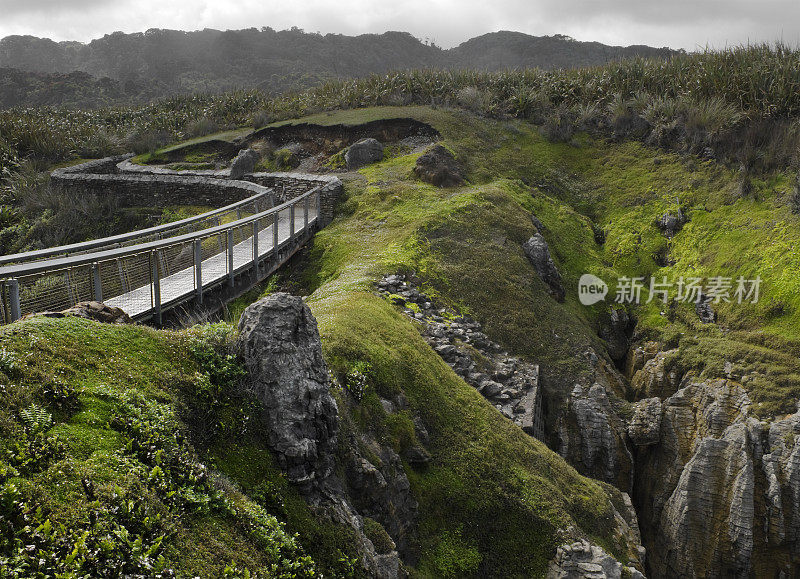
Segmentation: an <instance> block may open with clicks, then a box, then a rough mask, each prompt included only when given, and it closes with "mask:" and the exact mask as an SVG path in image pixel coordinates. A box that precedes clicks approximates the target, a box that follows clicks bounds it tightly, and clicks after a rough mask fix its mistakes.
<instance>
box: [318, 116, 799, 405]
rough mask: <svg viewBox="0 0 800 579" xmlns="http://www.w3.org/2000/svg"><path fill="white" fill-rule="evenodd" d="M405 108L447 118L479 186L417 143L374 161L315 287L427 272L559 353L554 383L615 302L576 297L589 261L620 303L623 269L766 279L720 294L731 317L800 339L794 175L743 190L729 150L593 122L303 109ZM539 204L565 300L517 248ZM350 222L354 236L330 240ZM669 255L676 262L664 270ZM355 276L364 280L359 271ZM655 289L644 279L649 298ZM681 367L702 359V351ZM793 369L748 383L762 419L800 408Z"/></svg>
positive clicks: (499, 321) (546, 350) (683, 316)
mask: <svg viewBox="0 0 800 579" xmlns="http://www.w3.org/2000/svg"><path fill="white" fill-rule="evenodd" d="M399 116H410V117H413V118H416V119H418V120H420V121H423V122H427V123H429V124H431V125H432V126H434V127H435V128H436V129H437V130H439V131H440V133H441V134H442V136H443V137H444V139H445V143H446V144H447V145H448V146H449V147H450V148H451V149H452V150H453V151H454V152H455V153H456V156H457V157H458V158H459V160H460V162H461V163H462V164H464V165H465V167H466V168H467V177H468V180H469V186H467V187H462V188H459V189H455V190H445V191H442V190H437V189H435V188H433V187H428V186H426V185H423V184H420V183H419V182H417V181H415V180H414V179H413V178H412V176H411V168H412V167H413V163H414V161H415V156H414V155H406V156H401V157H397V158H394V159H390V160H387V161H384V162H383V163H380V164H378V165H373V166H370V167H367V168H365V169H363V170H362V171H361V172H360V173H361V175H362V180H360V181H359V180H354V181H351V182H349V183H348V185H347V190H348V194H349V195H350V199H349V200H348V201H347V202H346V203H345V204H344V205H343V207H342V212H343V213H344V214H347V215H348V218H347V219H345V220H342V221H341V222H336V223H334V224H333V225H332V226H331V227H330V228H329V229H328V230H326V231H323V232H322V233H321V234H320V235H319V236H318V237H317V240H316V242H315V251H316V252H322V251H324V252H326V255H325V259H324V260H320V261H319V264H318V266H317V267H316V269H314V268H312V270H313V271H310V272H309V273H308V275H309V276H310V277H316V278H318V279H316V281H314V280H311V281H310V287H311V288H312V289H313V288H314V287H316V286H317V285H319V283H320V282H321V280H324V279H327V278H328V277H330V276H332V275H336V276H344V277H345V278H347V279H350V280H351V283H349V284H348V287H350V288H353V289H356V288H362V289H363V288H366V287H368V285H369V284H368V283H367V281H366V280H367V279H375V276H376V275H377V274H378V273H379V272H380V273H385V272H387V271H396V270H404V271H411V270H413V271H415V272H416V273H417V274H419V275H420V276H421V277H422V279H423V281H424V282H425V283H426V284H427V285H428V290H429V291H431V292H432V293H434V294H435V295H438V296H439V297H440V298H442V299H444V300H445V301H449V302H450V305H453V306H455V307H460V308H462V309H463V310H465V311H467V312H470V313H472V314H473V315H475V316H476V317H477V318H478V319H479V320H480V321H482V322H483V323H484V324H485V325H486V327H487V330H488V331H489V334H490V336H492V337H493V338H494V339H495V340H496V341H499V342H501V343H503V344H504V345H505V346H506V347H508V348H510V349H511V350H512V351H515V352H517V353H519V354H522V355H526V356H528V357H530V358H532V359H534V360H537V361H541V362H543V363H545V365H546V366H545V369H544V375H545V378H546V379H547V378H548V375H550V376H552V377H553V378H555V380H554V381H553V382H554V383H558V382H559V381H561V380H563V379H565V378H566V377H568V376H570V375H576V374H579V373H580V372H582V371H585V370H586V368H585V364H584V363H583V362H582V361H581V360H579V359H578V358H576V354H579V353H580V352H582V351H583V350H584V349H585V347H587V346H590V345H594V346H596V345H597V340H596V338H595V337H594V333H595V330H596V325H597V319H598V316H599V315H600V314H601V313H602V312H603V311H605V310H606V309H607V306H605V305H603V304H600V305H597V306H594V307H592V308H586V307H584V306H582V305H580V304H579V303H578V302H577V299H576V298H577V295H576V291H575V288H576V286H577V280H578V278H579V277H580V275H581V274H582V273H585V272H590V273H594V274H596V275H598V276H600V277H601V278H603V279H605V280H606V281H607V282H609V285H610V293H609V297H608V298H607V300H613V299H614V297H615V290H616V279H617V278H618V277H619V276H622V275H627V276H642V277H644V278H645V279H644V285H645V286H647V284H648V280H649V278H650V276H655V277H656V279H659V280H660V279H661V277H662V276H667V278H668V280H671V281H673V282H674V281H677V280H678V279H679V278H680V277H681V276H684V277H687V278H688V277H695V276H698V277H704V278H709V277H713V276H718V275H719V276H727V277H732V278H734V280H735V279H736V278H737V277H738V276H740V275H741V276H744V277H745V278H747V279H754V278H755V277H756V276H760V277H761V279H762V285H761V296H760V300H759V303H757V304H749V303H745V304H737V303H721V304H717V305H715V309H716V310H717V312H718V315H719V324H720V325H721V326H722V327H724V328H729V329H732V330H736V331H737V332H743V333H750V334H752V335H753V339H757V337H758V335H760V334H761V333H767V334H770V335H772V336H774V339H773V341H774V343H775V344H776V347H777V348H790V347H791V345H792V344H793V343H794V342H796V341H797V340H798V339H800V332H799V331H798V328H800V309H798V305H800V304H798V299H800V298H798V295H800V292H798V289H800V288H798V286H797V284H798V282H797V278H796V275H795V272H796V271H797V269H798V266H800V262H798V256H797V250H796V248H797V247H799V246H800V227H798V226H800V218H798V216H797V215H793V214H792V213H791V212H790V211H789V209H788V208H787V207H786V202H785V198H786V195H787V193H788V191H789V189H790V185H791V178H790V177H791V176H790V175H787V174H785V173H780V172H778V173H769V174H764V175H762V176H760V177H757V178H755V179H753V182H754V189H755V192H754V194H753V195H752V196H751V197H748V198H745V199H739V198H738V197H737V195H736V189H737V183H738V176H737V174H736V172H735V171H732V170H729V169H726V168H724V167H721V166H720V165H718V164H716V163H713V162H710V161H703V160H700V159H697V158H695V157H692V156H686V155H678V154H673V153H666V152H663V151H658V150H654V149H652V148H649V147H646V146H645V145H642V144H641V143H636V142H623V143H610V142H605V141H602V140H594V139H592V138H589V137H587V136H586V135H579V136H578V137H577V138H576V140H575V142H573V143H571V144H568V143H557V144H553V143H549V142H548V141H546V140H545V139H544V138H543V137H542V136H541V135H540V134H539V131H538V130H537V128H536V127H535V126H533V125H531V124H529V123H526V122H523V121H516V120H507V121H492V120H487V119H481V118H479V117H475V116H473V115H469V114H467V113H463V112H458V111H450V110H441V109H440V110H436V109H431V108H427V107H406V108H396V107H376V108H371V109H365V110H361V111H352V110H349V111H342V112H340V113H321V114H318V115H315V116H312V117H308V118H307V119H302V120H303V121H305V120H309V121H313V122H318V123H329V124H333V123H346V124H354V123H357V122H358V120H359V119H363V120H364V121H367V120H376V119H380V118H396V117H399ZM678 208H680V209H681V210H682V212H683V213H684V215H686V216H687V217H688V218H689V220H690V221H689V223H687V224H686V225H685V227H684V228H683V229H682V230H681V231H680V232H679V233H678V234H677V235H676V236H675V237H674V238H673V239H672V240H668V239H667V238H666V237H665V236H664V235H663V234H662V232H661V231H660V230H659V229H658V227H657V221H658V219H659V218H660V217H661V215H663V214H664V213H666V212H668V211H671V212H674V211H675V210H676V209H678ZM527 212H532V213H533V214H535V215H536V216H537V217H538V218H539V219H540V220H541V221H542V222H543V223H544V226H545V230H544V231H543V234H544V236H545V238H546V239H547V240H548V242H549V244H550V250H551V253H552V255H553V257H554V259H555V261H556V264H557V266H558V267H559V270H560V271H561V274H562V276H563V277H564V285H565V287H566V288H567V301H566V303H565V305H564V307H563V308H561V307H553V302H552V300H549V298H547V297H544V296H543V292H542V290H543V285H542V284H541V282H540V281H539V280H538V277H537V276H536V275H535V274H533V272H532V270H531V269H530V268H529V267H528V266H527V264H526V262H525V260H524V257H523V256H522V254H521V251H520V250H519V245H520V244H521V243H522V242H523V241H524V240H525V239H527V236H529V235H530V234H532V232H533V227H532V225H530V222H529V221H528V217H527ZM595 229H600V230H603V231H604V233H605V238H606V241H605V243H604V244H603V245H598V244H597V243H595V241H594V230H595ZM340 235H348V236H350V237H349V238H350V239H351V240H352V244H341V245H340V244H338V243H335V244H333V243H328V241H327V240H328V237H329V236H333V237H338V236H340ZM364 247H368V248H369V249H368V250H363V249H362V248H364ZM663 255H668V256H669V258H670V259H671V260H673V261H674V262H675V263H674V264H673V265H670V266H666V267H662V266H661V265H660V264H659V261H658V259H660V256H663ZM486 264H491V267H490V269H489V273H488V274H487V266H486ZM334 272H336V273H334ZM356 274H358V275H361V276H364V277H363V278H361V279H360V281H359V282H356V280H357V279H359V278H358V277H357V275H356ZM673 291H674V288H673ZM672 295H673V296H674V293H673V294H672ZM647 297H648V292H647V290H646V289H645V291H644V292H643V293H642V301H646V299H647ZM734 301H735V300H734ZM632 313H634V314H635V315H636V316H637V318H638V320H639V329H640V331H641V332H642V333H643V334H646V335H647V334H649V335H650V336H651V337H653V338H655V339H659V336H662V335H663V336H665V338H664V339H665V340H666V339H668V338H667V337H668V336H675V335H678V336H680V335H681V334H683V335H686V334H687V333H691V332H694V331H701V332H706V331H710V329H707V328H700V325H699V324H697V323H696V317H695V316H694V314H693V307H692V306H691V305H689V304H676V306H675V308H667V307H665V306H664V305H662V304H661V303H660V302H658V300H656V301H654V302H653V303H651V304H642V305H641V306H640V307H638V308H633V309H632ZM554 335H558V336H559V338H558V339H554V337H553V336H554ZM715 339H716V340H721V344H722V345H721V346H720V347H722V348H723V349H724V348H725V347H727V346H725V345H724V344H728V343H729V342H730V341H731V338H729V337H726V336H725V335H722V334H720V335H719V336H718V337H717V338H715ZM778 344H783V345H782V346H781V345H778ZM729 345H730V346H731V347H733V346H734V344H732V343H730V344H729ZM683 366H685V367H693V368H694V367H697V365H696V364H695V363H693V362H690V361H686V362H685V363H684V364H683ZM711 367H716V365H714V364H712V365H711ZM751 369H752V370H755V369H756V366H752V368H751ZM780 373H781V376H782V378H781V384H780V385H777V384H775V383H773V382H772V381H770V380H763V379H758V380H753V381H752V382H750V384H749V386H748V388H749V389H751V392H752V395H753V396H754V398H756V399H758V400H761V401H762V404H760V405H758V406H757V407H756V411H757V412H758V413H759V414H760V415H762V416H770V415H773V414H775V413H780V412H787V411H790V410H793V404H792V403H791V399H792V398H791V397H792V396H795V397H796V395H800V382H797V381H796V371H795V369H794V366H793V365H790V366H788V367H785V368H783V369H782V370H781V371H780ZM705 375H708V376H710V375H711V374H709V373H708V372H707V373H706V374H705ZM787 393H788V394H789V397H788V398H787Z"/></svg>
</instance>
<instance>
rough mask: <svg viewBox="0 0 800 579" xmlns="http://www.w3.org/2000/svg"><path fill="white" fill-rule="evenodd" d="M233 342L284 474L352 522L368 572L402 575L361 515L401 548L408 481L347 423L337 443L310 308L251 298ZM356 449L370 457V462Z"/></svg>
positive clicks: (334, 412)
mask: <svg viewBox="0 0 800 579" xmlns="http://www.w3.org/2000/svg"><path fill="white" fill-rule="evenodd" d="M237 349H238V352H239V356H240V358H241V359H242V360H243V361H244V364H245V367H246V368H247V371H248V376H249V383H248V384H247V388H248V389H249V391H250V392H251V393H253V394H254V395H255V396H256V398H257V399H258V400H259V401H260V402H261V404H262V406H263V412H264V413H265V420H264V424H265V425H266V427H267V429H268V432H267V435H268V440H269V446H270V448H271V449H272V450H273V451H274V452H275V454H276V456H277V459H278V464H279V465H280V466H281V468H282V469H283V470H284V472H286V474H287V477H288V479H289V480H290V481H291V482H293V483H294V484H295V485H297V487H298V488H299V489H300V491H301V492H302V493H303V495H304V497H305V498H306V500H307V501H308V502H309V504H310V506H312V508H313V509H314V510H316V511H317V513H318V514H319V515H320V516H324V517H330V518H331V519H333V520H334V521H336V522H338V523H340V524H343V525H349V526H350V527H352V529H353V530H354V531H355V532H356V534H355V540H356V547H357V548H358V551H359V552H360V553H361V557H362V564H363V566H364V568H365V569H366V570H367V571H368V572H369V574H370V575H371V576H373V577H381V578H387V579H393V578H396V577H400V576H403V575H402V570H401V566H400V558H399V553H398V552H397V551H396V550H394V549H389V550H388V551H382V552H378V551H377V550H376V549H375V546H374V545H373V543H372V542H371V541H370V539H369V538H367V535H366V534H365V530H364V520H363V517H365V516H368V517H371V518H373V519H375V520H376V521H379V522H380V523H381V525H383V526H384V527H385V529H386V531H387V533H389V534H390V536H391V538H392V540H393V541H394V542H395V543H396V544H397V546H398V547H399V548H403V547H405V546H406V543H407V542H408V537H409V535H410V534H411V533H412V532H413V529H414V526H415V524H416V509H417V503H416V501H415V500H414V499H413V497H412V495H411V485H410V484H409V481H408V477H407V476H406V474H405V471H404V469H403V463H402V460H401V459H400V457H399V456H398V455H397V454H396V453H395V452H394V451H393V450H392V449H391V448H388V447H384V446H382V445H380V444H379V443H378V442H376V441H375V440H374V439H371V438H369V436H368V435H367V434H363V435H356V434H355V433H356V429H354V428H349V429H346V431H347V432H348V433H349V435H348V436H349V437H350V438H349V439H347V440H345V441H343V442H344V444H342V445H338V444H337V436H338V430H339V420H340V417H339V415H338V408H337V405H336V402H335V400H334V398H333V396H332V395H331V393H330V386H331V382H330V378H329V374H328V368H327V366H326V365H325V362H324V360H323V358H322V345H321V343H320V337H319V332H318V330H317V323H316V320H315V319H314V317H313V315H312V314H311V310H310V309H309V308H308V306H307V305H306V304H305V303H304V302H303V300H302V299H301V298H299V297H295V296H291V295H288V294H285V293H276V294H272V295H270V296H268V297H266V298H263V299H261V300H259V301H257V302H255V303H254V304H252V305H250V306H249V307H248V308H247V309H246V310H245V311H244V313H243V314H242V317H241V320H240V322H239V339H238V342H237ZM356 436H361V437H362V438H359V439H357V440H356V439H355V437H356ZM362 448H368V449H369V450H370V453H371V456H375V457H378V459H377V464H374V463H373V462H370V460H369V459H367V458H365V457H364V456H363V455H362V453H361V450H360V449H362ZM337 459H338V460H339V461H340V462H339V463H338V466H339V467H340V468H339V469H336V470H337V472H334V470H335V468H334V467H336V466H337ZM373 460H375V459H374V458H373ZM337 473H340V474H337Z"/></svg>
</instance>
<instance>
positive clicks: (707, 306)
mask: <svg viewBox="0 0 800 579" xmlns="http://www.w3.org/2000/svg"><path fill="white" fill-rule="evenodd" d="M694 311H695V313H696V314H697V317H698V318H700V321H701V322H703V323H704V324H714V323H716V321H717V313H716V312H715V311H714V308H712V307H711V298H710V297H709V296H706V295H701V296H700V299H699V300H697V303H696V304H695V305H694Z"/></svg>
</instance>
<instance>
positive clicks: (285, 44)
mask: <svg viewBox="0 0 800 579" xmlns="http://www.w3.org/2000/svg"><path fill="white" fill-rule="evenodd" d="M672 53H673V51H671V50H669V49H666V48H662V49H656V48H650V47H648V46H629V47H619V46H606V45H604V44H600V43H599V42H579V41H576V40H573V39H571V38H569V37H566V36H559V35H556V36H543V37H536V36H529V35H527V34H522V33H519V32H495V33H491V34H486V35H483V36H479V37H477V38H473V39H471V40H469V41H467V42H465V43H463V44H461V45H460V46H457V47H455V48H452V49H449V50H442V49H441V48H439V47H437V46H436V45H435V44H433V43H429V42H428V41H427V40H426V41H425V43H423V42H422V41H421V40H419V39H417V38H414V37H413V36H411V35H410V34H408V33H404V32H386V33H384V34H363V35H360V36H344V35H342V34H326V35H324V36H323V35H321V34H315V33H307V32H304V31H302V30H300V29H297V28H293V29H291V30H282V31H275V30H272V29H271V28H267V27H264V28H261V29H260V30H257V29H255V28H251V29H248V30H227V31H224V32H223V31H219V30H210V29H206V30H200V31H194V32H182V31H178V30H158V29H151V30H148V31H147V32H144V33H134V34H124V33H122V32H115V33H113V34H108V35H106V36H104V37H103V38H99V39H96V40H93V41H91V42H90V43H88V44H81V43H79V42H58V43H56V42H53V41H52V40H49V39H46V38H34V37H32V36H9V37H6V38H3V39H2V40H0V67H2V68H7V69H18V70H17V71H8V72H6V73H5V74H2V73H0V76H1V77H2V80H0V108H6V107H10V106H15V105H30V104H63V105H73V104H74V105H77V106H84V107H92V106H99V105H102V104H114V103H116V104H123V103H145V102H148V101H149V100H151V99H153V98H156V97H164V96H167V95H174V94H191V93H196V92H210V93H218V92H221V91H225V90H232V89H237V88H238V89H249V88H258V89H261V90H263V91H264V92H266V93H269V94H280V93H282V92H286V91H289V90H302V89H306V88H309V87H311V86H315V85H318V84H320V83H322V82H325V81H328V80H332V79H340V78H355V77H363V76H367V75H370V74H376V73H378V74H381V73H386V72H388V71H391V70H407V69H422V68H425V69H440V70H449V69H460V68H472V69H475V68H477V69H482V70H502V69H506V68H534V67H538V68H543V69H554V68H573V67H578V66H592V65H598V64H604V63H606V62H608V61H609V60H619V59H621V58H627V57H632V56H646V57H657V58H665V57H667V56H669V55H670V54H672ZM75 72H80V73H83V75H84V76H75V75H74V74H70V73H75ZM26 73H28V74H26ZM67 74H69V75H70V77H71V78H69V79H68V80H69V81H70V82H68V83H64V82H63V80H64V79H63V76H59V75H67ZM43 75H53V76H43ZM42 80H45V81H47V80H49V81H50V82H49V83H47V82H46V83H45V84H44V85H43V84H42ZM98 85H100V86H103V87H104V88H105V90H104V91H102V94H100V95H92V94H91V93H90V92H89V90H88V89H89V88H91V87H92V86H95V87H97V88H99V86H98Z"/></svg>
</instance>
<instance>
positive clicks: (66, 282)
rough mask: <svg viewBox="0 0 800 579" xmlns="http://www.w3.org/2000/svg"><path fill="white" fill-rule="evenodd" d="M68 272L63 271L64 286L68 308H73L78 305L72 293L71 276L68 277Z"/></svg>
mask: <svg viewBox="0 0 800 579" xmlns="http://www.w3.org/2000/svg"><path fill="white" fill-rule="evenodd" d="M69 272H70V270H68V269H67V270H64V285H65V286H67V301H69V305H70V307H72V306H74V305H75V304H77V303H78V300H77V299H75V294H74V293H73V291H72V276H71V275H70V273H69Z"/></svg>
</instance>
